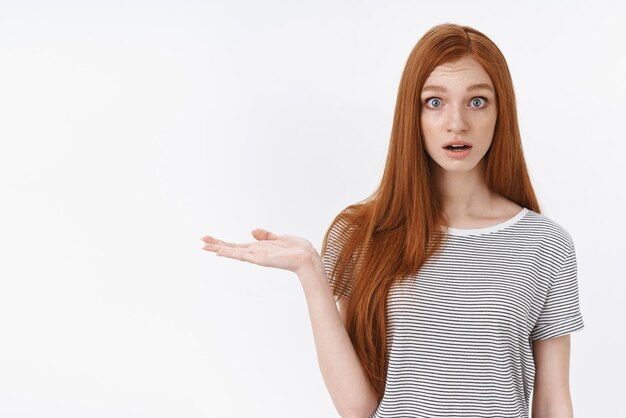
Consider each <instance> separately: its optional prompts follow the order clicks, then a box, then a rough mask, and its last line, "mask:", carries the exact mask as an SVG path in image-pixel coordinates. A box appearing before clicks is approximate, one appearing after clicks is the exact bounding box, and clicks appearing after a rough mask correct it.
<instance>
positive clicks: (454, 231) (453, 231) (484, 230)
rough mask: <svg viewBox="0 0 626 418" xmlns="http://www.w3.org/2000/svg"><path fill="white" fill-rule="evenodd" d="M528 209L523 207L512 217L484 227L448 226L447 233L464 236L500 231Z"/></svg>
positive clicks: (518, 218)
mask: <svg viewBox="0 0 626 418" xmlns="http://www.w3.org/2000/svg"><path fill="white" fill-rule="evenodd" d="M528 211H529V209H528V208H525V207H523V208H522V210H520V211H519V212H518V213H517V215H515V216H513V217H512V218H510V219H508V220H506V221H504V222H501V223H499V224H496V225H491V226H486V227H484V228H471V229H465V228H451V227H448V228H447V229H448V235H461V236H466V235H480V234H487V233H490V232H496V231H500V230H501V229H504V228H506V227H508V226H511V225H513V224H514V223H516V222H517V221H518V220H520V219H521V218H523V217H524V215H526V213H528Z"/></svg>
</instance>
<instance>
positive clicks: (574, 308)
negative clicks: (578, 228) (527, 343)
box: [529, 242, 584, 340]
mask: <svg viewBox="0 0 626 418" xmlns="http://www.w3.org/2000/svg"><path fill="white" fill-rule="evenodd" d="M582 328H584V323H583V318H582V314H581V312H580V304H579V296H578V270H577V266H576V249H575V247H574V243H573V242H571V247H570V249H569V251H568V253H567V255H566V256H565V258H564V260H563V262H562V264H561V266H560V267H559V270H558V272H557V274H556V276H555V277H554V280H553V282H552V284H551V286H550V290H549V291H548V296H547V298H546V300H545V303H544V305H543V308H542V310H541V313H540V315H539V318H538V319H537V322H536V324H535V326H534V328H533V330H532V331H531V333H530V337H529V339H531V340H544V339H547V338H553V337H559V336H562V335H566V334H569V333H572V332H574V331H578V330H580V329H582Z"/></svg>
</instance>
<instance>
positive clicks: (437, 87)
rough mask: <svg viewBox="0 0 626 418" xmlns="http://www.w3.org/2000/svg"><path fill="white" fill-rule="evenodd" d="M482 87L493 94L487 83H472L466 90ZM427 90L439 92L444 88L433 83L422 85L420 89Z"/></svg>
mask: <svg viewBox="0 0 626 418" xmlns="http://www.w3.org/2000/svg"><path fill="white" fill-rule="evenodd" d="M482 89H487V90H489V91H491V92H492V93H494V94H495V92H494V91H493V87H491V86H490V85H489V84H487V83H479V84H473V85H471V86H469V87H468V88H467V91H474V90H482ZM427 90H430V91H439V92H443V93H445V91H446V88H445V87H443V86H435V85H433V84H429V85H426V86H424V88H423V89H422V91H427Z"/></svg>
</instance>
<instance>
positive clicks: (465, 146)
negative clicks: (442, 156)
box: [444, 145, 472, 151]
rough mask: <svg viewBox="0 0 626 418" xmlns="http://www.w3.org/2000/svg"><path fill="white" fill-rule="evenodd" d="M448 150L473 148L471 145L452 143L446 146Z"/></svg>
mask: <svg viewBox="0 0 626 418" xmlns="http://www.w3.org/2000/svg"><path fill="white" fill-rule="evenodd" d="M444 148H445V149H447V150H450V151H464V150H466V149H469V148H472V147H470V146H469V145H450V146H448V147H444Z"/></svg>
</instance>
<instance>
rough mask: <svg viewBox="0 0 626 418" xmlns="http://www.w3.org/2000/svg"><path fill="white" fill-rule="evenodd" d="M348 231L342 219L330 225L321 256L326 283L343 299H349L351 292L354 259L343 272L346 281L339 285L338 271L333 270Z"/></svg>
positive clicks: (352, 258)
mask: <svg viewBox="0 0 626 418" xmlns="http://www.w3.org/2000/svg"><path fill="white" fill-rule="evenodd" d="M348 231H349V227H348V224H347V223H346V221H345V220H343V219H339V220H338V221H337V222H336V223H335V224H334V225H332V226H331V229H330V231H329V232H328V240H327V242H326V249H325V251H324V253H323V254H322V256H321V258H322V262H323V263H324V270H325V271H326V276H327V278H328V283H329V284H330V286H331V289H333V293H335V292H334V291H335V289H336V290H337V293H338V294H340V295H341V296H343V297H345V298H349V297H350V293H351V291H352V274H353V273H354V257H351V259H350V261H349V262H348V266H347V268H346V271H345V272H344V277H346V279H345V280H344V281H343V282H341V283H340V281H339V280H338V277H337V274H338V273H339V271H338V270H337V271H335V269H336V268H337V267H338V266H337V262H338V261H339V255H340V253H341V251H342V250H343V248H344V245H345V243H346V241H347V238H348Z"/></svg>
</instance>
